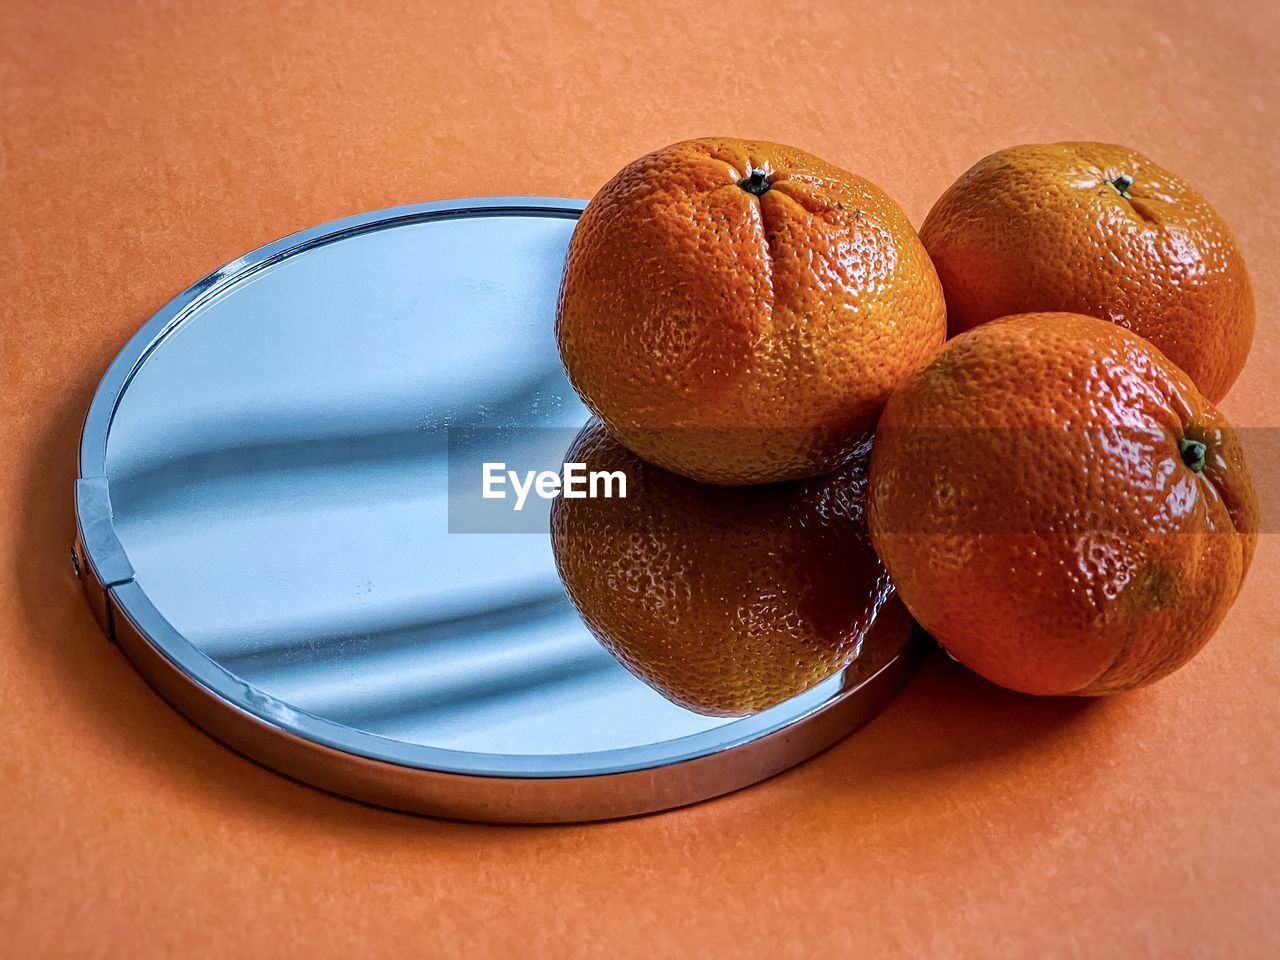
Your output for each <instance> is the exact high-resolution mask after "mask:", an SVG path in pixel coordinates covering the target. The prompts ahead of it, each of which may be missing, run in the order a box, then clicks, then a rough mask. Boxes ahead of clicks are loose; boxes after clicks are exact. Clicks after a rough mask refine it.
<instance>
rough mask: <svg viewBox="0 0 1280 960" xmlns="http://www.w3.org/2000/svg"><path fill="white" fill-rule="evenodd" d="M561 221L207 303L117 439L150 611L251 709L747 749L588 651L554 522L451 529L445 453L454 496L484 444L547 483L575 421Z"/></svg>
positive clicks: (134, 393) (286, 276) (567, 739)
mask: <svg viewBox="0 0 1280 960" xmlns="http://www.w3.org/2000/svg"><path fill="white" fill-rule="evenodd" d="M574 222H575V220H574V217H573V216H572V215H566V214H564V213H561V214H558V215H547V216H531V215H488V216H471V217H453V218H438V219H432V218H427V219H419V220H413V219H409V220H403V221H390V222H388V223H387V224H385V225H384V226H382V227H380V228H377V229H369V230H365V231H363V232H358V233H355V234H353V235H348V236H342V237H339V238H337V239H333V240H332V241H330V242H325V243H321V244H319V245H315V246H312V247H310V248H308V249H306V250H305V251H302V252H299V253H297V254H295V255H290V256H287V257H285V258H284V259H282V260H280V261H279V262H275V263H272V264H270V265H269V266H266V267H263V268H261V269H257V270H256V271H254V272H252V273H250V274H248V275H246V276H245V277H244V278H243V279H240V280H238V281H237V282H234V283H232V284H230V285H229V286H226V288H225V289H219V291H218V292H217V293H215V294H213V295H211V296H206V297H203V298H201V299H199V300H198V301H197V302H196V304H195V305H194V308H193V309H192V310H191V311H190V312H189V313H188V314H187V315H186V316H185V317H184V318H183V319H182V321H181V323H179V324H178V325H177V326H176V327H174V328H173V329H172V330H171V331H169V332H168V333H167V334H166V335H164V336H163V337H162V338H161V339H160V340H159V342H158V344H157V345H156V346H155V348H154V349H153V350H152V351H151V352H150V353H149V354H148V355H147V357H146V359H145V362H143V363H142V364H141V365H140V366H139V367H138V368H137V370H136V371H135V373H134V375H133V376H132V378H131V380H129V382H128V385H127V387H126V388H125V389H124V392H123V394H122V396H121V397H120V399H119V402H118V405H117V408H116V410H115V414H114V417H113V419H112V421H111V426H110V429H109V432H108V435H107V444H106V460H105V463H106V467H105V473H106V475H107V477H108V480H109V483H110V494H111V502H112V508H113V511H114V525H115V532H116V535H117V536H118V538H119V541H120V543H121V544H122V546H123V548H124V550H125V552H126V553H127V556H128V558H129V560H130V562H131V563H132V565H133V568H134V571H135V578H136V582H137V584H138V586H139V587H140V588H141V589H142V590H143V591H145V593H146V595H147V597H148V598H149V599H150V601H151V603H152V604H153V605H154V607H155V608H156V610H157V611H158V612H159V613H160V615H161V616H162V617H163V618H164V619H165V620H166V621H168V623H169V624H170V625H172V627H173V628H174V629H175V630H176V631H178V632H179V633H180V634H182V635H183V636H184V637H185V638H186V639H187V640H188V641H189V642H190V643H191V644H192V645H194V647H195V648H196V649H197V650H199V651H200V652H201V653H203V654H204V655H205V656H207V657H208V658H210V659H211V660H213V661H214V662H215V663H217V664H218V665H219V666H221V667H222V668H224V669H225V670H226V671H228V672H229V673H231V674H234V675H235V676H237V677H239V678H241V679H242V680H243V681H244V682H245V683H247V684H248V685H250V686H251V687H253V688H255V689H256V690H259V691H262V692H263V693H265V694H267V695H269V696H270V697H272V698H275V699H276V700H278V701H281V702H283V703H285V704H287V705H289V707H291V708H293V709H294V710H296V711H299V712H301V713H304V714H309V715H312V716H315V717H319V718H323V719H324V720H327V721H330V722H332V723H334V724H338V725H341V726H344V727H349V728H351V729H353V730H358V731H362V732H364V733H368V734H373V735H375V736H377V737H380V738H385V739H387V740H390V741H396V742H400V743H403V744H409V745H424V746H429V747H434V748H440V749H444V750H451V751H469V752H478V753H483V754H499V755H511V756H522V757H540V756H554V755H565V754H582V753H593V752H596V751H616V750H624V749H627V748H633V747H643V746H646V745H653V744H661V743H669V742H671V741H677V740H680V739H681V738H688V737H691V736H694V735H697V734H704V733H706V732H708V731H721V732H722V733H723V739H724V741H725V742H726V743H727V742H730V741H732V740H733V739H734V738H735V737H737V736H738V733H737V731H738V730H739V729H741V725H742V724H743V723H744V722H747V721H744V720H743V718H741V717H734V716H713V715H709V714H707V713H702V712H695V711H694V710H690V709H686V708H685V707H683V706H680V705H678V704H677V703H675V702H673V701H672V700H670V699H668V698H667V697H665V696H663V695H662V694H661V693H659V692H658V691H657V690H656V689H655V688H654V687H652V686H650V685H649V684H648V683H646V682H643V681H642V680H640V679H638V678H637V677H636V676H635V675H634V674H633V673H632V672H630V671H629V670H628V669H626V668H625V667H624V666H622V665H621V664H620V663H619V661H618V660H617V659H615V658H614V656H612V655H611V654H610V653H609V652H608V650H607V649H606V647H605V646H602V645H601V644H600V643H599V642H597V640H596V639H595V638H594V637H593V636H592V634H591V632H590V631H589V630H588V629H587V627H586V626H585V625H584V623H583V621H582V620H581V619H580V618H579V616H578V614H577V612H576V611H575V608H574V606H573V605H572V604H571V603H570V601H569V599H568V598H567V596H566V593H565V590H564V587H563V585H562V583H561V580H560V578H559V577H558V575H557V568H556V563H555V558H554V556H553V552H552V548H551V542H550V538H549V536H548V533H547V525H548V516H549V509H550V506H551V501H549V500H545V499H542V498H539V497H536V496H531V497H529V498H528V500H527V501H526V503H525V506H524V507H523V510H522V511H521V513H520V516H519V517H518V518H517V519H518V521H519V522H518V523H516V524H514V525H513V526H512V527H510V528H504V527H503V526H502V522H503V521H499V522H498V523H497V525H496V526H493V525H491V526H490V527H486V526H485V521H484V517H486V516H489V517H492V514H484V515H483V516H478V517H470V516H469V515H467V514H465V512H464V513H462V514H459V513H458V511H457V504H454V508H455V509H454V511H453V513H452V514H451V503H450V499H451V498H450V490H451V484H450V469H451V457H450V454H451V449H452V448H454V447H455V446H456V445H457V444H458V443H460V442H463V441H461V440H459V438H469V439H467V440H466V442H467V443H470V444H471V446H470V447H468V448H467V449H468V450H469V451H471V453H469V454H468V457H467V458H464V459H465V463H463V464H462V466H463V467H465V469H466V470H467V471H468V476H467V477H465V478H461V479H457V478H455V487H456V486H457V485H458V483H462V485H463V486H467V485H468V484H470V485H471V488H474V485H475V483H476V482H478V480H479V476H478V473H477V472H476V470H475V469H473V467H475V466H476V464H478V462H479V461H478V459H477V458H476V456H472V454H474V453H475V451H476V450H477V449H479V450H481V452H482V453H483V457H484V458H490V457H491V458H492V459H495V460H502V461H509V462H511V463H513V464H514V463H516V462H529V463H535V462H538V463H540V462H543V461H545V459H546V456H547V453H548V449H550V448H553V447H557V446H558V451H557V453H558V454H562V453H563V451H564V450H565V448H566V447H567V446H568V444H569V442H570V441H572V439H573V437H574V435H575V434H576V433H577V432H578V429H579V428H580V427H582V425H583V424H584V423H585V422H586V421H587V420H588V413H587V411H586V409H585V408H584V407H583V406H582V404H581V403H580V402H579V400H578V398H577V397H576V396H575V394H574V392H573V390H572V389H571V387H570V386H569V384H568V382H567V380H566V378H565V375H564V372H563V370H562V368H561V365H560V361H559V357H558V354H557V350H556V344H555V337H554V309H555V300H556V293H557V287H558V284H559V279H560V273H561V267H562V264H563V260H564V256H565V250H566V246H567V244H568V241H569V237H570V234H571V232H572V230H573V226H574ZM477 437H479V438H480V439H479V440H477V439H476V438H477ZM476 444H478V445H479V446H478V447H477V446H476ZM454 461H455V462H454V463H453V464H452V466H453V469H454V471H455V473H456V472H457V471H458V470H459V469H460V466H459V463H458V462H457V457H456V456H455V458H454ZM455 492H456V491H455ZM472 492H474V490H472ZM484 506H486V507H492V508H494V509H496V508H497V507H498V506H501V507H502V509H504V510H506V511H507V512H508V513H512V511H511V508H510V507H509V506H506V505H502V504H493V503H489V504H484ZM512 515H513V516H514V514H512ZM687 639H688V642H690V643H697V642H698V638H697V637H696V636H690V637H688V638H687ZM843 682H844V681H843V680H842V677H841V676H840V675H838V674H837V675H836V676H832V677H830V678H829V679H827V680H825V681H823V682H819V683H817V684H816V685H815V686H813V687H812V688H810V689H808V690H806V691H804V692H802V693H800V694H799V695H797V696H795V697H793V698H791V699H789V700H787V701H785V702H783V703H781V704H779V705H777V706H772V707H769V708H768V709H767V710H765V711H764V712H763V713H758V714H756V715H755V716H754V717H753V718H751V721H750V722H751V724H752V727H751V729H752V730H756V731H758V730H764V729H768V728H769V727H771V726H776V725H780V724H782V723H785V722H786V721H787V719H788V718H790V717H794V716H798V715H800V714H803V713H806V712H808V711H810V710H812V709H813V708H814V707H816V706H818V705H820V704H822V703H823V702H824V701H826V700H828V699H829V698H831V697H832V696H833V694H836V693H838V692H839V691H840V689H841V686H842V683H843ZM762 720H763V722H762ZM703 740H704V741H705V738H703ZM678 753H679V751H678V750H676V751H674V753H673V755H678Z"/></svg>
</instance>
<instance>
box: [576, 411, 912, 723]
mask: <svg viewBox="0 0 1280 960" xmlns="http://www.w3.org/2000/svg"><path fill="white" fill-rule="evenodd" d="M565 461H566V462H574V463H585V464H587V466H588V469H591V470H610V471H613V470H621V471H623V472H624V473H625V474H626V477H627V496H626V498H625V499H613V500H606V499H599V498H597V499H575V500H570V499H563V498H561V499H558V500H556V501H554V503H553V504H552V511H551V541H552V546H553V548H554V552H555V558H556V564H557V566H558V568H559V571H560V576H561V578H562V579H563V580H564V584H565V589H566V590H567V592H568V594H569V597H570V599H571V600H572V601H573V603H574V605H575V606H576V607H577V609H578V612H579V613H580V614H581V615H582V618H583V620H584V621H586V624H587V626H588V627H589V628H590V629H591V632H592V633H593V634H594V635H595V636H596V638H597V639H598V640H599V641H600V642H601V643H602V644H603V645H604V646H605V648H606V649H608V650H609V651H610V652H611V653H612V654H613V655H614V656H615V657H616V658H617V659H618V660H619V661H620V662H621V663H622V664H623V666H625V667H626V668H627V669H629V670H630V671H631V672H632V673H634V674H635V675H636V676H638V677H640V678H641V679H642V680H644V681H645V682H646V683H648V684H649V685H650V686H652V687H653V688H655V689H656V690H657V691H658V692H659V693H661V694H663V695H664V696H665V697H667V698H668V699H669V700H672V701H674V702H675V703H678V704H680V705H681V706H684V707H686V708H688V709H690V710H694V711H696V712H698V713H702V714H709V715H713V716H737V715H742V714H748V713H754V712H756V711H758V710H763V709H765V708H767V707H771V706H773V705H774V704H777V703H780V702H782V701H783V700H786V699H787V698H789V697H791V696H794V695H795V694H798V693H800V692H802V691H804V690H806V689H808V688H809V687H811V686H813V685H814V684H815V683H818V682H819V681H821V680H823V679H825V678H827V677H829V676H831V675H832V674H834V673H836V672H837V671H839V670H841V669H845V668H847V669H848V670H849V671H850V675H849V679H850V680H855V679H856V680H860V679H862V678H865V677H869V676H871V675H872V674H874V673H876V672H877V671H879V670H880V669H881V668H882V667H884V666H885V665H886V664H887V663H889V662H890V661H891V660H893V659H894V658H895V657H896V656H897V654H898V653H899V652H900V651H901V650H902V648H903V646H904V645H905V644H906V642H907V639H908V636H909V634H910V631H911V620H910V617H908V616H907V613H906V610H905V609H903V607H902V605H901V604H900V603H899V602H898V600H897V598H896V596H895V594H894V588H893V584H891V583H890V582H889V578H888V576H887V574H886V573H885V570H884V566H883V565H882V564H881V563H880V560H879V559H878V558H877V557H876V555H875V552H874V551H873V550H872V549H871V543H870V540H869V539H868V536H867V529H866V518H865V514H864V510H863V504H864V497H865V489H866V471H867V445H866V443H865V441H864V442H863V443H861V444H860V445H858V446H857V447H856V449H855V454H854V458H853V460H852V462H851V463H849V464H848V465H846V466H845V467H844V468H843V469H842V470H841V471H840V472H839V473H836V474H833V475H829V476H827V477H823V478H820V479H810V480H800V481H794V482H792V483H787V484H771V485H767V486H758V487H739V488H730V489H726V488H724V487H713V486H707V485H705V484H700V483H695V482H693V481H691V480H687V479H685V478H684V477H680V476H677V475H675V474H672V473H667V472H666V471H664V470H660V469H659V468H657V467H654V466H651V465H649V464H647V463H645V462H644V461H642V460H640V459H639V458H638V457H636V456H635V455H634V454H632V453H631V452H630V451H628V450H627V449H626V448H625V447H623V446H622V445H621V444H620V443H618V441H617V440H615V439H614V438H613V437H611V436H610V435H609V433H608V432H607V431H606V430H605V429H604V428H603V427H602V426H601V424H600V422H599V421H597V420H593V421H591V422H590V423H588V424H587V426H586V427H584V428H583V430H582V432H581V433H580V434H579V435H578V437H577V439H576V440H575V441H574V443H573V445H572V447H571V448H570V451H569V453H568V454H566V456H565Z"/></svg>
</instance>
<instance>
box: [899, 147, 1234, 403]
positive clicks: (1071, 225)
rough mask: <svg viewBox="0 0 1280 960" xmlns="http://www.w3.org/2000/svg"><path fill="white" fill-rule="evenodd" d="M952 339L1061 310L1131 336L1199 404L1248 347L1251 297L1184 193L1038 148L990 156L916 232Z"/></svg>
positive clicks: (1104, 154) (1222, 238) (1161, 172)
mask: <svg viewBox="0 0 1280 960" xmlns="http://www.w3.org/2000/svg"><path fill="white" fill-rule="evenodd" d="M920 237H921V239H922V240H923V241H924V245H925V246H926V247H927V248H928V250H929V253H930V255H931V256H932V257H933V262H934V265H935V266H936V267H937V268H938V275H939V276H940V277H941V279H942V286H943V289H944V290H945V291H946V298H947V312H948V323H949V325H950V330H951V333H952V334H953V335H954V334H956V333H962V332H963V331H965V330H969V329H971V328H973V327H975V326H977V325H978V324H980V323H985V322H986V321H988V320H993V319H995V318H996V317H1003V316H1007V315H1009V314H1013V313H1025V312H1029V311H1035V310H1062V311H1068V312H1073V313H1084V314H1088V315H1089V316H1094V317H1101V318H1102V319H1104V320H1111V321H1114V322H1115V323H1118V324H1120V325H1121V326H1124V327H1128V328H1129V329H1130V330H1134V331H1136V332H1137V333H1140V334H1142V335H1143V336H1144V337H1146V338H1147V339H1148V340H1150V341H1151V342H1152V343H1154V344H1155V345H1156V346H1157V347H1159V348H1160V350H1161V351H1162V352H1163V353H1164V355H1165V356H1167V357H1168V358H1169V359H1170V360H1172V361H1173V362H1174V363H1176V364H1177V365H1178V366H1180V367H1181V368H1182V369H1183V370H1185V371H1186V372H1187V374H1188V376H1190V377H1191V379H1192V381H1193V382H1194V383H1195V384H1196V386H1197V387H1199V388H1200V392H1201V393H1203V394H1204V395H1205V396H1206V397H1208V398H1209V399H1210V400H1212V401H1214V402H1217V401H1219V400H1221V399H1222V398H1223V397H1224V396H1226V393H1227V390H1228V389H1229V388H1230V387H1231V384H1233V383H1234V382H1235V379H1236V377H1237V376H1238V375H1239V373H1240V371H1241V369H1242V368H1243V367H1244V363H1245V358H1246V356H1247V355H1248V352H1249V343H1250V341H1251V340H1252V339H1253V319H1254V306H1253V293H1252V291H1251V289H1250V286H1249V275H1248V273H1247V272H1246V270H1245V265H1244V258H1243V257H1242V256H1241V254H1240V249H1239V247H1238V246H1237V244H1236V241H1235V238H1234V237H1233V236H1232V234H1231V231H1230V230H1229V229H1227V225H1226V224H1225V223H1223V222H1222V218H1221V217H1219V216H1218V214H1217V213H1216V212H1215V211H1214V209H1213V207H1211V206H1210V205H1209V203H1208V201H1207V200H1205V199H1204V197H1202V196H1201V195H1200V194H1199V193H1198V192H1197V191H1196V190H1195V188H1193V187H1192V186H1190V185H1189V184H1188V183H1187V182H1186V181H1185V180H1183V179H1181V178H1180V177H1178V176H1175V175H1174V174H1172V173H1170V172H1169V171H1168V170H1165V169H1164V168H1163V167H1160V166H1157V165H1156V164H1155V163H1154V162H1153V161H1151V160H1150V159H1149V158H1147V157H1146V156H1144V155H1143V154H1141V153H1138V152H1137V151H1136V150H1130V149H1129V148H1127V147H1120V146H1115V145H1113V144H1109V143H1049V144H1035V145H1028V146H1019V147H1010V148H1009V149H1007V150H1001V151H999V152H998V153H993V154H992V155H991V156H989V157H986V158H985V159H983V160H979V161H978V163H977V164H976V165H975V166H974V167H973V168H972V169H971V170H969V172H968V173H966V174H965V175H964V176H963V177H961V178H960V179H959V180H957V181H956V182H955V183H954V184H953V185H952V186H951V187H950V188H949V189H948V190H947V192H946V193H944V194H943V195H942V197H941V198H940V199H939V200H938V202H937V203H935V204H934V206H933V210H932V211H930V213H929V216H928V217H927V218H926V219H925V222H924V226H923V227H921V228H920Z"/></svg>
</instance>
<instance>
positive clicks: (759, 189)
mask: <svg viewBox="0 0 1280 960" xmlns="http://www.w3.org/2000/svg"><path fill="white" fill-rule="evenodd" d="M738 186H740V187H741V188H742V189H743V190H745V191H747V193H753V194H755V195H756V196H757V197H759V196H763V195H764V192H765V191H766V190H768V189H769V174H768V173H766V172H765V171H763V170H761V169H760V168H759V167H756V168H755V169H753V170H752V171H751V172H750V173H749V174H747V175H746V176H745V177H743V178H742V179H741V180H739V181H738Z"/></svg>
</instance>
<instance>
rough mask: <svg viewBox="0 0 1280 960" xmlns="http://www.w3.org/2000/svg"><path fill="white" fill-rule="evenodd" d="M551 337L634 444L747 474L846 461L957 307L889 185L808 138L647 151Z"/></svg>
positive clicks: (725, 473) (611, 186) (607, 204)
mask: <svg viewBox="0 0 1280 960" xmlns="http://www.w3.org/2000/svg"><path fill="white" fill-rule="evenodd" d="M556 335H557V337H558V340H559V344H560V355H561V358H562V359H563V360H564V365H565V368H566V370H567V371H568V374H569V379H570V380H571V381H572V383H573V385H574V387H575V388H576V389H577V391H578V393H579V394H580V395H581V396H582V398H583V400H584V401H585V403H586V404H587V406H588V407H590V408H591V410H592V411H593V412H594V413H595V414H596V415H597V416H599V417H600V419H601V420H603V421H604V423H605V425H606V426H607V427H608V428H609V430H610V431H611V432H612V433H613V434H614V435H615V436H616V437H618V439H620V440H621V441H622V442H623V443H624V444H626V445H627V446H628V447H630V448H631V449H632V450H633V451H635V452H636V453H637V454H639V455H640V456H641V457H643V458H644V459H646V460H648V461H650V462H651V463H655V464H658V465H659V466H662V467H666V468H667V469H670V470H674V471H676V472H677V473H682V474H684V475H686V476H689V477H692V478H694V479H696V480H703V481H708V482H712V483H721V484H741V483H762V482H766V481H773V480H785V479H794V478H798V477H806V476H814V475H817V474H820V473H824V472H827V471H829V470H832V469H834V468H835V467H837V466H838V465H839V463H840V461H841V458H842V457H843V456H844V454H845V453H846V452H847V448H848V446H849V444H850V443H851V442H852V441H853V440H854V439H855V438H856V437H857V435H858V434H859V432H860V431H862V430H863V429H865V428H866V427H868V426H870V425H871V424H873V423H874V421H875V418H876V416H877V414H879V412H880V408H881V407H882V406H883V405H884V401H885V398H886V397H888V395H889V392H890V390H892V389H893V387H894V386H895V385H896V384H897V383H898V381H900V380H901V379H902V378H903V377H904V376H905V375H906V374H907V373H909V372H910V371H911V370H912V369H914V368H915V367H916V366H918V365H919V364H920V363H922V362H923V361H924V360H925V359H927V358H928V357H929V355H930V354H932V353H933V351H934V350H935V349H937V347H938V346H939V345H941V343H942V341H943V339H944V337H945V335H946V318H945V313H944V305H943V300H942V291H941V288H940V286H939V284H938V279H937V276H936V275H935V273H934V270H933V266H932V264H931V263H930V262H929V257H928V254H926V253H925V250H924V247H923V246H922V245H921V244H920V240H919V238H918V237H917V236H916V234H915V231H914V230H913V229H912V227H911V224H910V223H909V222H908V221H907V217H906V215H905V214H904V213H903V212H902V209H901V208H900V207H899V206H898V205H897V204H896V203H895V202H894V201H893V200H891V199H890V198H889V197H888V196H886V195H885V194H884V193H883V192H882V191H881V190H880V189H879V188H878V187H876V186H875V185H873V184H871V183H870V182H868V181H867V180H864V179H863V178H862V177H859V176H856V175H854V174H852V173H849V172H847V171H845V170H841V169H839V168H838V167H834V166H832V165H831V164H829V163H825V162H823V161H822V160H819V159H818V158H817V157H814V156H811V155H809V154H807V153H804V152H802V151H800V150H796V149H795V148H793V147H785V146H781V145H779V144H776V143H766V142H764V141H759V140H733V139H729V138H726V137H719V138H709V139H704V140H688V141H685V142H684V143H677V144H675V145H674V146H670V147H666V148H664V149H662V150H657V151H655V152H654V153H651V154H649V155H648V156H645V157H641V158H640V159H639V160H636V161H635V162H634V163H631V164H628V165H627V166H626V167H624V168H623V169H622V171H621V172H619V173H618V174H617V176H615V177H614V178H613V179H612V180H610V181H609V182H608V183H607V184H606V185H605V186H604V187H603V188H602V189H601V190H600V192H599V193H597V194H596V196H595V197H594V198H593V199H592V200H591V202H590V203H589V204H588V205H587V208H586V210H585V211H584V213H583V214H582V219H581V220H580V221H579V222H578V225H577V227H576V229H575V230H574V233H573V238H572V240H571V242H570V244H569V253H568V260H567V262H566V264H565V272H564V278H563V281H562V284H561V288H560V298H559V309H558V312H557V317H556Z"/></svg>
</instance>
